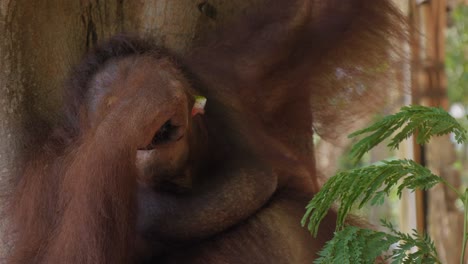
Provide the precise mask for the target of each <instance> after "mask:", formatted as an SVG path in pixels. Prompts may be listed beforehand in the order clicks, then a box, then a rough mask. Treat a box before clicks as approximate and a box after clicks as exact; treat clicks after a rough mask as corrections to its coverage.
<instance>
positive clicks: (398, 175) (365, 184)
mask: <svg viewBox="0 0 468 264" xmlns="http://www.w3.org/2000/svg"><path fill="white" fill-rule="evenodd" d="M442 181H443V180H442V179H441V178H440V177H438V176H436V175H434V174H432V173H431V172H430V171H429V170H428V169H427V168H424V167H423V166H421V165H419V164H417V163H416V162H414V161H412V160H393V161H384V162H382V163H381V164H379V165H371V166H368V167H363V168H357V169H353V170H349V171H345V172H340V173H338V174H336V175H335V176H333V177H331V178H330V179H329V180H328V181H327V182H326V183H325V185H324V186H323V187H322V188H321V190H320V191H319V192H318V193H317V194H315V196H314V198H313V199H312V200H311V201H310V202H309V204H308V205H307V207H306V213H305V215H304V217H303V219H302V222H301V223H302V225H303V226H305V225H306V224H307V228H308V229H309V231H310V232H311V233H312V234H313V235H314V236H316V235H317V232H318V228H319V224H320V222H321V221H322V219H323V218H324V217H325V215H326V214H327V213H328V210H329V209H330V208H331V207H332V205H333V204H334V202H338V205H339V207H338V217H337V223H336V224H337V225H336V228H337V230H340V229H341V228H343V226H344V221H345V218H346V216H347V215H348V213H349V212H350V210H351V209H352V208H353V206H354V205H356V204H357V205H358V207H359V208H361V207H363V206H364V205H365V204H366V203H368V202H371V203H373V204H378V203H381V202H382V200H383V199H384V196H386V195H389V194H390V192H391V190H392V189H393V188H394V187H396V186H397V194H398V195H399V196H401V193H402V191H403V189H405V188H408V189H411V190H415V189H424V190H425V189H429V188H431V187H432V186H434V185H435V184H437V183H439V182H442Z"/></svg>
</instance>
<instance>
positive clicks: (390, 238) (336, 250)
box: [314, 226, 400, 264]
mask: <svg viewBox="0 0 468 264" xmlns="http://www.w3.org/2000/svg"><path fill="white" fill-rule="evenodd" d="M399 240H400V239H399V238H398V237H397V236H394V235H391V234H386V233H383V232H378V231H374V230H370V229H363V228H358V227H354V226H347V227H345V228H344V229H343V230H341V231H339V232H336V233H335V236H334V237H333V239H332V240H330V241H328V242H327V244H326V245H325V247H324V248H323V249H322V251H320V252H319V253H318V254H319V258H317V259H316V260H315V261H314V263H315V264H336V263H340V264H341V263H343V264H358V263H362V264H374V263H375V260H376V258H377V257H379V256H381V255H382V254H383V253H384V252H385V251H387V250H388V248H389V247H390V246H391V245H392V244H395V243H397V242H398V241H399Z"/></svg>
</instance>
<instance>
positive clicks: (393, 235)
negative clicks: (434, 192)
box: [302, 106, 468, 264]
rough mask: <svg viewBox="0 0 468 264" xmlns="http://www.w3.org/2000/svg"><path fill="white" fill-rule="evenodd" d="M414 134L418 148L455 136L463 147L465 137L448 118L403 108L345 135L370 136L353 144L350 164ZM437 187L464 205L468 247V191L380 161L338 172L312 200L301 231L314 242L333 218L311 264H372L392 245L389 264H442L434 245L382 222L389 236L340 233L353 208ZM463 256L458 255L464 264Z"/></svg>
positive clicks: (410, 164)
mask: <svg viewBox="0 0 468 264" xmlns="http://www.w3.org/2000/svg"><path fill="white" fill-rule="evenodd" d="M415 132H417V137H416V139H417V142H418V143H420V144H422V143H426V142H428V140H429V139H430V138H431V137H432V136H434V135H444V134H448V133H454V134H455V139H456V140H457V142H458V143H463V142H467V141H468V136H467V131H466V129H464V128H463V127H462V126H461V125H460V124H459V123H458V122H457V121H456V120H455V119H454V118H453V117H451V116H450V115H449V114H448V113H447V112H445V111H444V110H442V109H438V108H430V107H423V106H407V107H403V108H402V109H401V111H400V112H398V113H397V114H395V115H391V116H387V117H385V118H384V119H383V120H382V121H379V122H377V123H375V124H373V125H371V126H370V127H368V128H365V129H362V130H360V131H357V132H355V133H353V134H351V135H350V137H355V136H358V135H363V134H367V133H370V135H367V136H366V137H365V138H363V139H361V140H360V141H359V142H357V143H356V144H355V145H354V146H353V148H352V150H351V153H352V155H353V158H354V159H355V160H357V161H358V160H359V159H360V158H361V157H362V155H364V153H366V152H367V151H369V150H370V149H371V148H373V147H374V146H376V145H377V144H379V143H380V142H382V141H383V140H385V139H386V138H390V137H391V136H392V135H393V134H394V133H395V136H393V137H392V138H391V142H390V143H389V144H388V146H389V147H390V148H398V144H400V143H401V142H402V141H403V140H404V139H406V138H408V137H409V136H410V135H412V134H413V133H415ZM437 183H443V184H445V185H446V186H448V187H449V188H450V189H451V190H452V191H454V192H455V193H456V194H457V196H459V198H460V199H461V200H462V201H463V204H464V209H465V221H464V230H465V231H464V237H463V245H467V244H468V189H467V190H465V193H464V194H462V193H461V192H460V191H459V190H457V189H456V188H454V187H453V186H452V185H450V184H449V183H448V182H447V181H445V180H444V179H443V178H440V177H439V176H437V175H434V174H432V173H431V171H430V170H428V169H427V168H425V167H423V166H421V165H419V164H417V163H416V162H414V161H412V160H392V161H383V162H381V163H379V164H374V165H370V166H367V167H362V168H356V169H351V170H348V171H343V172H339V173H338V174H336V175H335V176H333V177H331V178H330V179H329V180H328V181H327V182H326V183H325V185H324V186H323V187H322V189H321V190H320V191H319V192H318V193H317V194H316V195H315V196H314V197H313V199H312V200H311V201H310V203H309V204H308V205H307V207H306V213H305V215H304V217H303V219H302V225H303V226H305V225H307V227H308V229H309V231H310V232H311V233H312V234H313V235H314V236H316V235H317V232H318V228H319V224H320V222H321V221H322V220H323V218H324V217H325V215H326V214H327V213H328V210H330V208H331V207H332V206H333V205H334V204H335V203H337V206H338V217H337V223H336V230H337V231H336V232H335V237H334V238H333V239H332V240H330V241H329V242H328V243H327V244H326V246H325V247H324V249H323V250H322V251H321V252H320V253H319V258H318V259H317V260H316V261H315V263H317V264H322V263H340V264H341V263H356V264H357V263H374V261H375V259H376V258H377V256H379V255H382V253H383V252H384V251H386V250H387V249H388V248H389V247H390V245H392V244H395V243H397V242H398V243H397V244H396V245H397V246H396V248H395V249H394V250H393V252H392V256H391V258H389V259H390V260H391V263H392V264H397V263H403V264H405V263H421V264H423V263H441V262H440V260H439V259H438V256H437V251H436V249H435V246H434V243H433V242H432V240H431V239H430V238H429V237H428V236H427V235H421V234H418V233H417V232H416V231H413V234H411V235H409V234H405V233H401V232H398V231H397V230H395V228H394V227H393V226H392V225H391V224H390V223H389V222H386V221H382V224H383V226H385V227H387V228H388V229H389V230H390V234H386V233H383V232H377V231H372V230H369V229H361V228H357V227H350V226H347V227H345V219H346V216H347V214H348V213H349V212H350V210H351V209H352V208H353V206H357V207H358V208H362V207H363V206H364V205H366V204H368V203H370V204H371V205H379V204H382V203H383V200H384V198H385V196H389V195H390V193H391V190H392V189H394V188H396V190H397V194H398V196H399V197H400V198H401V194H402V191H403V189H409V190H415V189H422V190H425V189H429V188H431V187H433V186H434V185H435V184H437ZM464 255H465V251H463V252H462V255H461V258H460V259H461V260H460V261H461V262H460V263H463V259H464Z"/></svg>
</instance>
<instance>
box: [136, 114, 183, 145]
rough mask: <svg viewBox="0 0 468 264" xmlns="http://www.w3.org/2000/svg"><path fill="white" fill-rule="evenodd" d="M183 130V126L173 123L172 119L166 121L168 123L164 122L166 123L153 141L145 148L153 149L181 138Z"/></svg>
mask: <svg viewBox="0 0 468 264" xmlns="http://www.w3.org/2000/svg"><path fill="white" fill-rule="evenodd" d="M181 130H182V129H181V127H180V126H175V125H173V124H172V122H171V120H168V121H166V123H164V125H163V126H162V127H161V128H160V129H159V130H158V132H156V134H155V135H154V136H153V139H151V143H150V144H149V145H148V146H146V147H145V148H144V150H152V149H154V148H156V147H157V146H158V145H161V144H164V143H169V142H171V141H177V140H179V139H180V138H181V137H182V135H181V132H182V131H181Z"/></svg>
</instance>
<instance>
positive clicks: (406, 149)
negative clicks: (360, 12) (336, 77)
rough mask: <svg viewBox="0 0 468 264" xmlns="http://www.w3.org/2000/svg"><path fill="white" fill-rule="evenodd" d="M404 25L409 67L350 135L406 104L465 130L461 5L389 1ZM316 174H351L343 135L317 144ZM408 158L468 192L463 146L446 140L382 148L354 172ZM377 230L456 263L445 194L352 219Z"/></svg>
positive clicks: (467, 69)
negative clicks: (427, 245)
mask: <svg viewBox="0 0 468 264" xmlns="http://www.w3.org/2000/svg"><path fill="white" fill-rule="evenodd" d="M395 2H396V3H397V4H398V6H399V7H400V8H401V9H402V11H403V12H404V13H405V14H406V15H407V16H408V21H409V23H410V38H411V43H407V44H404V43H395V45H407V47H406V49H407V52H408V56H409V58H410V63H409V64H408V65H406V66H404V67H408V70H407V71H406V70H405V71H404V73H403V75H405V76H395V78H396V79H397V80H399V82H397V84H394V85H393V87H392V86H391V85H392V84H389V85H390V87H389V90H390V91H391V92H389V100H388V104H387V105H385V106H384V107H383V110H382V111H381V112H378V113H368V116H367V118H362V119H360V121H359V122H355V123H354V125H353V126H351V127H349V128H348V129H349V131H348V132H351V131H353V130H357V129H360V128H363V127H364V126H365V125H366V124H367V123H368V122H369V120H370V121H375V120H377V119H379V118H382V116H384V115H388V114H392V113H394V112H396V111H397V110H398V109H399V108H400V107H401V106H403V105H407V104H420V105H425V106H435V107H442V108H444V109H445V110H447V111H449V112H450V113H451V114H452V116H454V117H456V118H457V119H458V121H459V122H461V123H464V124H465V127H468V120H467V117H466V116H467V114H468V1H466V0H447V1H445V0H432V1H430V0H427V1H424V0H396V1H395ZM315 140H316V148H317V152H318V154H317V155H316V157H317V158H318V164H319V166H320V169H319V170H320V171H322V172H324V173H325V175H327V176H331V175H333V174H334V173H335V172H336V171H340V170H345V169H350V168H353V167H354V164H352V163H351V161H350V159H349V158H348V156H347V155H348V151H349V149H350V145H351V144H352V143H353V142H351V141H350V140H349V139H348V138H346V135H345V134H343V135H341V136H340V137H338V138H336V139H335V140H334V141H332V142H331V143H330V142H326V141H324V140H321V139H320V138H316V139H315ZM396 158H410V159H414V160H416V161H418V162H419V163H421V164H424V165H425V166H427V167H428V168H430V169H431V170H432V171H433V172H434V173H435V174H437V175H440V176H442V177H444V178H445V179H446V180H447V181H449V182H450V183H451V184H453V185H454V186H456V187H459V188H460V189H461V190H462V189H464V188H466V187H467V184H468V146H467V145H466V144H457V143H456V142H455V141H454V140H453V138H452V137H451V136H444V137H438V138H435V139H433V140H431V142H430V143H429V144H427V145H424V146H419V145H417V144H415V143H414V141H413V139H409V140H408V141H407V142H406V143H405V144H404V145H402V146H400V149H398V150H396V151H390V150H389V149H388V148H387V147H386V144H381V145H379V146H377V147H376V148H375V149H373V150H372V151H371V152H370V153H368V154H367V155H366V156H365V158H364V159H363V161H362V162H361V164H358V166H359V165H367V164H371V163H374V162H378V161H380V160H382V159H396ZM356 213H357V214H359V215H361V216H363V217H364V218H366V219H368V220H369V221H370V222H371V223H373V224H375V225H376V226H378V225H379V223H380V219H382V218H387V219H391V221H392V222H393V223H395V224H397V225H398V226H399V228H400V229H401V230H402V231H405V232H411V230H412V229H417V230H418V231H421V232H425V231H426V232H429V234H430V235H431V237H432V239H433V240H434V241H435V243H436V246H437V249H438V252H439V254H440V258H441V260H442V261H443V263H457V262H459V256H460V253H461V250H462V248H461V247H462V245H461V241H462V236H463V207H462V202H461V201H460V200H458V199H457V197H455V195H454V194H453V193H452V192H451V191H450V190H448V189H446V188H445V187H444V186H440V185H439V186H436V187H435V188H433V189H431V190H429V191H424V192H423V191H418V192H416V193H409V192H406V193H404V195H403V199H402V200H401V201H400V200H399V199H398V197H397V196H396V194H395V195H394V196H393V198H392V199H389V200H387V201H386V202H385V203H384V205H383V206H380V207H370V208H369V209H366V210H362V211H358V212H356Z"/></svg>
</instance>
